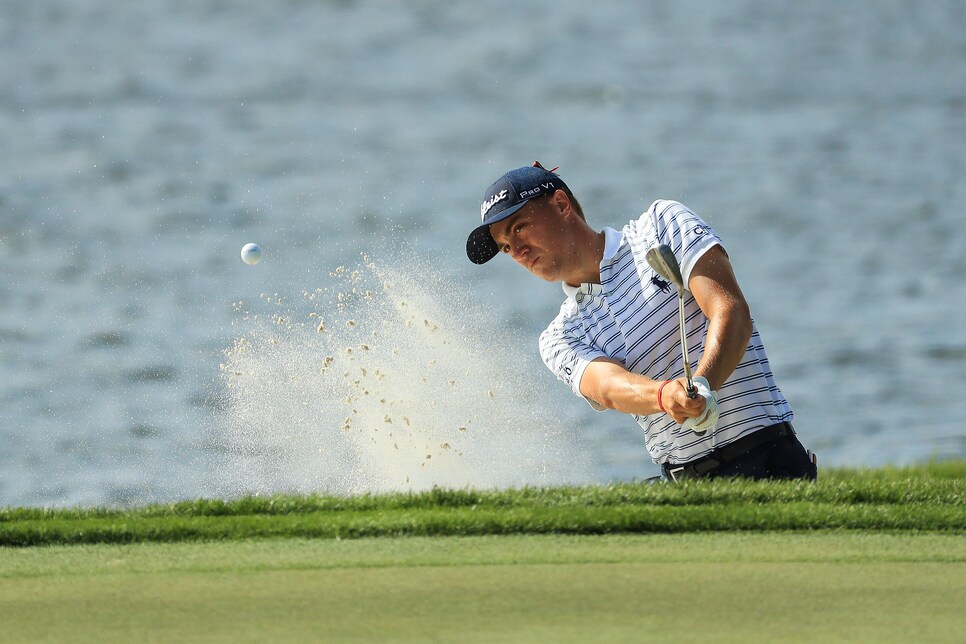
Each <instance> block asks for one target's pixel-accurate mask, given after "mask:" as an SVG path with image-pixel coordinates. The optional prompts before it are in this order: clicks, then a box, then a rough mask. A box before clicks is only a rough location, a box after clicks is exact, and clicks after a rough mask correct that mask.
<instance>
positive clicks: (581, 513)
mask: <svg viewBox="0 0 966 644" xmlns="http://www.w3.org/2000/svg"><path fill="white" fill-rule="evenodd" d="M823 529H851V530H923V531H945V532H953V533H961V532H962V531H964V530H966V461H955V462H948V463H933V464H928V465H923V466H919V467H914V468H886V469H881V470H830V471H827V472H823V476H822V479H821V480H820V481H818V482H817V483H807V482H753V481H689V482H685V483H683V484H673V485H671V484H647V483H622V484H616V485H607V486H587V487H561V488H523V489H516V490H504V491H477V490H444V489H435V490H432V491H429V492H425V493H412V494H387V495H363V496H357V497H332V496H284V495H279V496H272V497H266V498H258V497H247V498H242V499H235V500H232V501H220V500H204V499H200V500H196V501H185V502H181V503H174V504H167V505H155V506H148V507H143V508H136V509H130V510H110V509H105V508H89V509H61V510H48V509H31V508H19V509H18V508H10V509H5V510H0V546H36V545H51V544H82V543H137V542H177V541H198V540H205V541H208V540H225V539H227V540H237V539H250V538H267V537H286V538H295V537H300V538H362V537H375V536H381V537H386V536H474V535H475V536H479V535H491V534H492V535H499V534H620V533H685V532H707V531H733V530H748V531H773V530H781V531H785V530H823Z"/></svg>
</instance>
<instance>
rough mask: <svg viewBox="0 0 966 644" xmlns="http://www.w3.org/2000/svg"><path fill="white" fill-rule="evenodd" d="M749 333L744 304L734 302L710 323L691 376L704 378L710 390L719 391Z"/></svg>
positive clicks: (747, 339) (736, 361) (736, 360)
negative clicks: (695, 367)
mask: <svg viewBox="0 0 966 644" xmlns="http://www.w3.org/2000/svg"><path fill="white" fill-rule="evenodd" d="M751 332H752V323H751V314H750V313H749V311H748V307H747V305H746V304H745V303H744V301H742V302H734V303H733V304H732V305H731V306H729V307H727V308H726V310H724V311H721V312H720V313H718V314H717V315H716V316H715V317H714V318H712V319H710V320H709V321H708V334H707V336H706V337H705V340H704V353H703V354H702V356H701V362H700V363H699V364H698V367H697V369H696V370H695V375H698V376H704V377H705V378H707V379H708V382H709V383H710V384H711V388H712V389H715V390H717V389H718V388H719V387H721V385H723V384H724V383H725V381H727V380H728V378H730V377H731V374H732V373H734V371H735V368H737V366H738V364H739V363H740V362H741V359H742V358H743V357H744V355H745V351H746V350H747V348H748V341H749V340H750V339H751Z"/></svg>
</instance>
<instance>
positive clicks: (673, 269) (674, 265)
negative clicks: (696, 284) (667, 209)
mask: <svg viewBox="0 0 966 644" xmlns="http://www.w3.org/2000/svg"><path fill="white" fill-rule="evenodd" d="M644 257H645V259H647V263H648V264H650V265H651V268H653V269H654V271H655V272H656V273H657V274H658V275H660V276H661V277H663V278H664V279H666V280H667V281H669V282H672V283H674V285H675V286H677V287H678V325H679V326H680V328H681V353H682V355H683V357H684V375H685V377H686V378H687V379H688V398H694V397H696V396H697V395H698V390H697V388H696V387H695V386H694V382H692V380H691V363H690V362H689V361H688V341H687V338H686V337H685V334H684V278H683V277H681V267H680V266H679V265H678V260H677V258H676V257H675V256H674V253H673V252H671V247H670V246H668V245H667V244H659V245H657V246H655V247H654V248H652V249H650V250H648V251H647V254H646V255H645V256H644Z"/></svg>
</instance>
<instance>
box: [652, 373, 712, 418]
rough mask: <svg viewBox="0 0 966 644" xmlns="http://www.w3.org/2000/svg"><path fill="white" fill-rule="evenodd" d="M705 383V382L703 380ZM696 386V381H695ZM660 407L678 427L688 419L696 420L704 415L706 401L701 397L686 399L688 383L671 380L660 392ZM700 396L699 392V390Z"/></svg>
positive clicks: (682, 380)
mask: <svg viewBox="0 0 966 644" xmlns="http://www.w3.org/2000/svg"><path fill="white" fill-rule="evenodd" d="M705 382H707V381H706V380H705ZM695 384H697V379H695ZM660 394H661V400H660V405H659V406H660V407H663V408H664V411H665V412H666V413H667V415H668V416H670V417H671V418H673V419H674V422H676V423H678V424H679V425H681V424H684V421H686V420H687V419H689V418H697V417H699V416H701V415H702V414H703V413H704V409H705V404H706V400H705V397H704V396H702V395H698V396H696V397H694V398H688V381H687V379H686V378H678V379H677V380H672V381H670V382H669V383H667V384H666V385H664V388H663V389H661V390H660ZM699 394H700V390H699Z"/></svg>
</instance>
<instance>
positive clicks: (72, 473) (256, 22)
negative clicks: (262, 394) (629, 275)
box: [0, 0, 966, 505]
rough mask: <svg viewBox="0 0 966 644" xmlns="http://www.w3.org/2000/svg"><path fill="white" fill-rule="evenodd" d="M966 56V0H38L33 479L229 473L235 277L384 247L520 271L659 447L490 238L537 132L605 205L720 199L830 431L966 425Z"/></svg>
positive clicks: (31, 87)
mask: <svg viewBox="0 0 966 644" xmlns="http://www.w3.org/2000/svg"><path fill="white" fill-rule="evenodd" d="M964 69H966V5H964V4H963V3H962V2H957V1H949V2H943V1H937V2H928V3H914V2H905V1H899V0H876V1H872V0H867V1H859V2H851V3H839V2H832V1H830V0H817V1H814V2H807V3H803V2H763V1H759V0H744V1H738V2H728V3H719V2H713V1H711V0H684V1H673V2H672V1H670V0H667V1H659V0H654V1H648V2H630V1H624V2H619V1H610V0H604V1H602V2H596V3H593V4H592V5H591V4H587V3H582V2H575V1H574V2H570V1H563V0H554V1H552V2H551V1H549V0H535V1H531V2H510V1H495V2H480V3H448V2H439V1H431V0H424V1H416V2H407V3H388V2H378V1H376V0H372V1H364V0H359V1H353V0H339V1H335V0H333V1H329V2H322V1H320V2H309V1H300V0H290V1H282V0H267V1H264V2H258V3H255V2H253V3H229V2H224V1H221V0H192V1H190V2H189V1H181V2H178V1H173V2H163V3H160V2H145V1H139V0H132V1H130V2H123V3H117V2H108V1H107V0H83V1H68V0H44V1H41V2H32V1H26V0H7V1H5V2H3V3H2V4H0V150H2V156H3V159H2V161H0V505H70V504H110V505H118V504H120V505H124V504H133V503H142V502H148V501H159V500H162V501H164V500H174V499H182V498H191V497H195V496H203V495H211V494H212V493H213V490H214V488H212V486H211V473H210V470H211V469H212V468H216V467H220V466H221V465H223V459H224V455H225V453H226V452H230V446H226V444H225V442H226V441H228V440H230V437H226V436H225V435H223V434H219V431H218V429H217V428H218V427H219V424H220V423H221V422H222V419H221V418H220V417H222V416H224V415H225V414H226V413H228V411H227V410H226V408H225V405H224V403H223V396H222V393H223V390H224V387H225V383H224V381H223V379H222V378H221V377H220V374H219V364H220V363H221V361H222V360H223V354H222V352H223V350H224V349H226V348H228V347H230V346H231V345H232V343H233V341H234V340H235V339H236V338H237V337H239V336H240V335H242V334H243V333H244V331H245V322H244V320H240V319H239V314H238V310H237V307H236V306H234V305H235V303H237V302H240V301H249V302H250V301H256V302H257V301H258V300H259V296H260V295H261V294H263V293H269V294H275V293H280V294H283V295H288V294H296V293H299V292H302V291H303V290H305V289H308V290H312V289H315V288H318V287H320V286H323V285H324V284H325V283H326V281H327V280H328V279H329V273H330V271H331V270H332V269H334V268H335V267H336V266H339V265H341V264H344V263H346V262H351V261H354V260H355V259H356V258H358V256H359V253H360V252H366V251H370V252H371V251H373V249H386V250H387V251H388V252H391V251H394V250H395V251H397V252H398V249H400V248H409V249H412V252H415V253H418V254H419V255H420V256H422V257H425V258H429V259H430V260H431V261H432V265H433V266H434V269H435V271H436V276H435V277H437V278H443V279H445V280H447V281H449V282H450V283H451V284H453V285H455V287H456V288H458V289H460V290H461V291H462V292H465V293H466V294H471V297H473V298H478V301H479V302H481V303H483V304H485V311H486V313H485V315H484V316H482V318H480V317H479V316H477V317H475V318H474V319H473V320H468V321H467V324H474V325H478V329H477V330H480V329H483V330H485V329H488V328H493V329H494V331H496V332H499V333H500V334H505V335H507V336H508V337H511V338H514V340H513V341H512V342H510V343H509V344H504V345H502V346H495V347H493V350H494V352H498V353H497V359H499V360H501V361H502V362H504V363H505V364H506V367H507V369H508V370H510V371H513V372H515V373H517V374H526V376H525V377H527V378H531V379H532V380H533V381H534V383H539V385H537V384H535V387H539V389H540V391H541V392H543V390H544V388H546V391H547V392H549V393H548V394H547V395H548V396H550V397H551V398H552V400H550V401H549V406H548V407H547V409H549V410H552V411H551V413H552V414H553V415H554V417H552V418H551V419H550V422H553V423H559V424H560V426H562V427H566V428H568V431H569V432H570V433H571V434H572V435H573V436H574V437H575V438H574V440H575V441H578V442H579V443H580V444H581V445H582V446H583V447H582V448H581V449H582V450H585V453H586V454H589V456H590V457H591V460H592V468H591V473H590V475H589V476H590V478H591V479H592V480H597V481H601V482H605V481H610V480H615V479H632V478H643V477H645V476H650V475H653V474H654V473H656V468H655V467H654V466H653V465H651V464H650V463H649V461H648V460H647V459H646V457H645V455H644V450H643V444H642V438H641V436H640V435H639V433H638V429H637V427H636V425H635V424H634V423H633V422H631V421H630V419H626V418H622V417H621V416H619V415H618V414H616V413H613V412H608V413H605V414H594V413H593V412H591V411H589V408H587V407H586V405H584V403H582V402H581V401H579V400H577V399H576V398H574V397H573V396H572V395H571V394H570V393H569V391H568V390H567V389H566V387H564V386H563V385H562V384H559V383H552V382H551V381H552V380H553V378H552V376H551V375H550V374H549V372H547V371H546V370H545V368H544V367H543V366H542V364H541V363H540V361H539V358H538V356H537V353H536V335H537V334H538V333H539V331H540V330H541V329H542V328H543V326H544V325H545V324H546V322H547V321H548V320H549V319H550V318H551V317H552V316H553V315H554V313H555V311H556V309H557V307H558V306H559V303H560V301H561V299H562V294H561V292H560V290H559V288H558V287H556V286H554V285H550V284H546V283H543V282H540V281H538V280H536V279H533V278H530V277H529V276H526V275H524V274H523V272H522V271H521V269H519V268H518V267H516V266H513V265H511V263H510V262H506V261H502V262H499V261H498V262H494V263H493V265H487V266H486V267H485V268H480V267H476V266H473V265H471V264H470V263H469V262H468V261H467V260H466V259H465V255H464V251H463V246H464V242H465V235H466V232H467V230H468V228H469V227H470V226H471V225H473V223H474V222H475V221H476V214H475V211H476V208H477V205H478V201H479V199H480V198H481V196H482V191H483V189H484V188H485V187H486V185H488V184H489V183H490V182H491V181H493V180H494V179H495V178H496V177H497V176H498V175H499V174H501V173H502V172H503V171H505V170H507V169H509V168H511V167H516V166H519V165H525V164H528V163H530V162H532V161H533V160H535V159H539V160H541V161H542V162H543V163H544V164H545V165H547V166H548V167H553V166H560V167H561V170H560V173H561V175H562V176H563V178H564V179H565V180H566V181H567V182H568V183H569V185H570V186H571V188H573V189H574V191H575V192H576V193H577V195H578V197H579V198H580V200H581V202H582V204H583V206H584V209H585V210H586V211H587V213H588V216H589V219H590V220H591V221H592V222H593V223H595V224H597V225H599V226H604V225H610V226H614V227H620V225H622V224H623V223H625V222H626V221H627V220H629V219H631V218H634V217H636V216H637V215H638V214H639V213H640V212H642V211H643V210H645V209H646V208H647V206H648V204H649V203H650V202H651V201H653V200H654V199H656V198H672V199H677V200H680V201H682V202H684V203H686V204H687V205H689V206H690V207H691V208H692V209H694V210H695V211H697V212H698V213H700V214H701V215H702V216H704V218H705V219H706V220H707V221H708V222H709V223H710V224H711V225H712V226H713V227H714V228H715V229H716V230H717V231H718V233H719V234H720V235H721V236H722V237H723V238H724V240H725V242H726V245H727V247H728V249H729V251H730V254H731V256H732V259H733V262H734V264H735V267H736V271H737V274H738V277H739V280H740V282H741V284H742V286H743V289H744V291H745V294H746V297H747V298H748V300H749V302H750V304H751V306H752V311H753V314H754V316H755V318H756V320H757V322H758V325H759V328H760V329H761V331H762V335H763V337H764V339H765V341H766V345H767V347H768V348H769V355H770V358H771V361H772V366H773V367H774V370H775V372H776V375H777V377H778V379H779V383H780V385H781V386H782V388H783V390H784V392H785V394H786V396H787V397H788V399H789V400H790V402H791V403H792V405H793V407H794V409H795V411H796V417H797V418H796V425H797V427H798V429H799V432H800V434H801V435H802V437H803V441H804V442H805V443H806V444H807V445H809V446H810V447H812V448H814V449H815V450H817V451H818V452H819V454H820V457H821V458H822V459H823V462H824V463H826V464H833V465H854V466H866V465H869V466H875V465H882V464H889V463H892V464H906V463H913V462H920V461H924V460H927V459H930V458H949V457H963V456H964V455H966V432H964V426H963V420H962V419H963V418H964V417H966V397H964V396H961V395H959V394H958V393H957V392H958V390H959V389H960V388H961V386H962V383H963V382H964V381H966V332H964V328H966V325H964V324H963V318H964V315H966V304H964V302H966V233H964V231H963V224H964V217H963V212H964V210H966V182H964V181H963V177H964V170H966V83H964V81H963V78H964V76H963V70H964ZM248 241H257V242H259V243H260V244H261V245H262V247H263V249H264V251H265V260H264V261H263V262H262V263H261V264H259V265H258V266H256V267H254V268H252V267H248V266H245V265H244V264H242V263H241V262H240V260H239V257H238V251H239V249H240V248H241V246H242V245H243V244H244V243H245V242H248ZM391 268H392V267H391V266H390V269H391ZM455 319H458V318H455ZM547 383H550V384H549V386H548V385H547ZM541 395H542V394H541ZM328 429H329V428H320V431H327V430H328ZM267 431H269V430H267ZM524 431H525V430H524ZM479 449H485V447H483V446H480V447H479ZM220 459H221V460H220ZM581 475H582V476H585V477H586V476H587V474H586V472H582V474H581ZM443 482H444V483H445V482H446V481H445V480H444V481H443ZM285 486H286V482H285V481H284V480H280V481H279V487H280V488H284V487H285Z"/></svg>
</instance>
